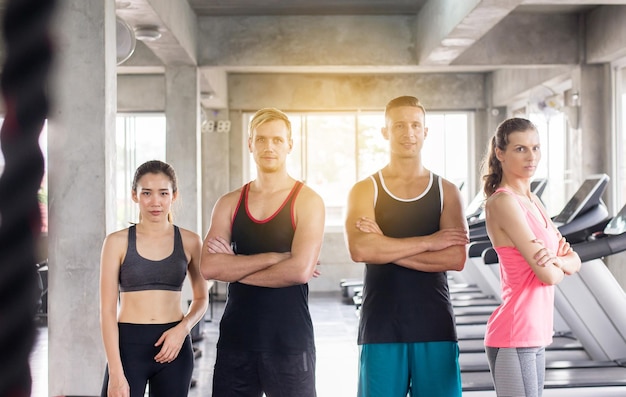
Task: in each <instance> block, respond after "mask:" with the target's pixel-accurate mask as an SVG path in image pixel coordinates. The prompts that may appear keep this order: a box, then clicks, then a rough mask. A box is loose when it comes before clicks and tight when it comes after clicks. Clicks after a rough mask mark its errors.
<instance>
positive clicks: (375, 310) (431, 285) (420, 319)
mask: <svg viewBox="0 0 626 397" xmlns="http://www.w3.org/2000/svg"><path fill="white" fill-rule="evenodd" d="M372 179H373V182H374V183H375V187H376V191H377V196H376V202H375V205H374V209H375V214H376V222H377V223H378V225H379V226H380V228H381V230H382V231H383V233H384V234H385V236H389V237H394V238H403V237H414V236H426V235H430V234H433V233H435V232H437V231H438V230H439V220H440V217H441V209H442V203H443V192H442V189H441V181H440V177H439V176H437V175H434V174H432V173H431V176H430V182H429V184H428V187H427V188H426V190H425V191H424V192H423V193H422V194H420V195H419V196H418V197H415V198H413V199H406V200H404V199H399V198H397V197H394V196H392V194H391V193H390V192H389V191H388V190H387V188H386V187H385V184H384V180H383V178H382V173H381V172H380V171H379V172H378V173H377V174H375V175H373V176H372ZM455 340H456V327H455V323H454V313H453V311H452V305H451V303H450V294H449V291H448V281H447V276H446V273H445V272H439V273H428V272H422V271H418V270H411V269H408V268H405V267H402V266H398V265H395V264H393V263H390V264H386V265H372V264H366V265H365V283H364V288H363V304H362V307H361V318H360V323H359V336H358V343H359V344H366V343H412V342H429V341H455Z"/></svg>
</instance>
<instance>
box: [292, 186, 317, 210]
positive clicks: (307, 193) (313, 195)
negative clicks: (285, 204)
mask: <svg viewBox="0 0 626 397" xmlns="http://www.w3.org/2000/svg"><path fill="white" fill-rule="evenodd" d="M296 203H297V205H304V206H305V210H309V209H319V208H324V200H322V196H320V195H319V194H318V193H317V192H316V191H315V190H313V189H311V188H310V187H309V186H307V185H302V188H301V189H300V192H299V193H298V197H297V198H296Z"/></svg>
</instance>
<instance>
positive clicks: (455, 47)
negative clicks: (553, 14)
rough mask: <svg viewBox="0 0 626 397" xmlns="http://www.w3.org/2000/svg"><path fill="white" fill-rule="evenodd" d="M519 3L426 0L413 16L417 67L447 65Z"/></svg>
mask: <svg viewBox="0 0 626 397" xmlns="http://www.w3.org/2000/svg"><path fill="white" fill-rule="evenodd" d="M522 2H523V0H464V1H458V0H430V1H429V2H428V3H426V4H425V5H424V7H422V9H421V10H420V12H419V14H418V15H417V21H416V35H417V39H416V40H417V59H418V62H419V64H420V65H449V64H450V63H452V62H453V61H454V60H455V59H456V58H457V57H458V56H459V55H461V54H462V53H463V52H464V51H465V50H467V49H468V48H469V47H471V46H472V45H473V44H474V43H475V42H476V41H478V40H479V39H480V38H481V37H482V36H483V35H484V34H485V33H487V32H488V31H489V30H491V28H493V27H494V26H495V25H496V24H498V23H499V22H500V21H501V20H502V19H503V18H504V17H506V16H507V15H508V14H509V13H510V12H511V11H513V10H514V9H515V8H516V7H517V6H518V5H520V3H522Z"/></svg>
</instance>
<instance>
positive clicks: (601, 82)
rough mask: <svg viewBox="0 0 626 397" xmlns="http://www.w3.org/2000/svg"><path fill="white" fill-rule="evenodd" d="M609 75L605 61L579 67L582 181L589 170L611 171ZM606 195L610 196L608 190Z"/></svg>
mask: <svg viewBox="0 0 626 397" xmlns="http://www.w3.org/2000/svg"><path fill="white" fill-rule="evenodd" d="M610 79H611V70H610V67H609V65H608V64H599V65H582V66H581V67H580V77H579V84H580V98H579V101H580V105H581V107H580V108H581V114H580V123H579V126H580V129H579V130H578V131H579V133H580V137H579V139H580V142H581V144H580V147H581V148H582V156H581V161H582V163H581V164H580V169H579V172H580V173H581V174H580V175H579V177H580V178H579V179H580V181H581V182H582V180H583V179H584V178H585V177H586V176H587V175H589V174H596V173H600V172H605V173H610V170H611V85H610ZM608 189H610V187H609V188H608ZM608 189H607V191H608ZM606 197H610V194H607V195H606ZM607 204H608V203H607Z"/></svg>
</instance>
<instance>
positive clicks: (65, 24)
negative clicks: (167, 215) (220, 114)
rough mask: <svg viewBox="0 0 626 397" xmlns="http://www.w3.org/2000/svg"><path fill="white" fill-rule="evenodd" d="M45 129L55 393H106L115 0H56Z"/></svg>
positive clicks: (50, 361)
mask: <svg viewBox="0 0 626 397" xmlns="http://www.w3.org/2000/svg"><path fill="white" fill-rule="evenodd" d="M57 18H58V21H56V23H55V26H56V27H57V30H58V31H57V32H56V39H57V41H56V43H55V44H56V46H57V52H56V54H55V56H56V59H55V61H56V70H55V72H54V75H53V81H52V87H51V93H52V98H53V108H52V111H51V116H50V123H49V130H48V178H49V179H48V186H49V197H48V203H49V249H48V253H49V265H50V269H49V291H48V295H49V316H48V332H49V336H48V338H49V342H48V357H49V358H48V372H49V375H48V389H49V395H50V396H96V395H99V394H100V388H101V385H102V376H103V374H104V367H105V361H106V359H105V355H104V349H103V346H102V338H101V334H100V324H99V292H98V291H99V274H100V267H99V265H100V251H101V247H102V241H103V239H104V237H105V235H106V232H107V231H112V228H113V227H114V225H115V207H114V203H115V200H114V197H115V192H114V191H113V190H110V191H107V186H115V183H114V182H115V181H114V170H115V167H114V165H115V113H116V99H115V98H116V94H115V92H116V64H115V63H116V48H115V9H114V2H112V1H108V0H98V1H84V0H66V1H62V2H59V9H58V12H57Z"/></svg>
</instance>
